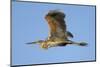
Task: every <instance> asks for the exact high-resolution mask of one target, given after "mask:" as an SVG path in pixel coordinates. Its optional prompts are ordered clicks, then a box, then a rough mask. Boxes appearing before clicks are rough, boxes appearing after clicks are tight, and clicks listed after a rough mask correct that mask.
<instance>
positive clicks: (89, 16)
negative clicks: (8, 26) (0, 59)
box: [12, 2, 95, 65]
mask: <svg viewBox="0 0 100 67" xmlns="http://www.w3.org/2000/svg"><path fill="white" fill-rule="evenodd" d="M55 9H59V10H61V11H63V12H64V13H65V14H66V18H65V21H66V24H67V27H68V30H69V31H70V32H72V33H73V35H74V38H73V39H71V40H73V41H77V42H80V41H85V42H87V43H88V45H87V46H85V47H82V46H76V45H74V44H73V45H68V46H65V47H53V48H50V49H48V50H44V49H42V48H40V46H39V45H37V44H34V45H27V44H25V43H27V42H32V41H36V40H39V39H45V38H46V37H47V36H48V32H49V31H48V25H47V22H46V20H45V19H44V16H45V15H46V14H47V13H48V11H49V10H55ZM90 60H95V7H93V6H76V5H61V4H43V3H29V2H13V3H12V64H13V65H27V64H44V63H58V62H76V61H90Z"/></svg>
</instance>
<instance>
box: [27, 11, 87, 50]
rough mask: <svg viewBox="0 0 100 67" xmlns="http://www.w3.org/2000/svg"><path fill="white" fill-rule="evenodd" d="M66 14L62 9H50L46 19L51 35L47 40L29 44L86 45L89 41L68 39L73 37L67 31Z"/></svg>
mask: <svg viewBox="0 0 100 67" xmlns="http://www.w3.org/2000/svg"><path fill="white" fill-rule="evenodd" d="M64 18H65V14H64V13H63V12H60V11H56V10H53V11H50V12H48V14H46V16H45V19H46V21H47V23H48V26H49V30H50V32H49V36H48V38H47V39H46V40H39V41H36V42H30V43H28V44H36V43H38V44H40V46H41V47H42V48H45V49H47V48H50V47H55V46H66V45H67V44H77V45H81V46H83V45H86V44H87V43H85V42H81V43H77V42H73V41H71V40H69V39H68V37H72V38H73V35H72V33H71V32H69V31H67V25H66V24H65V20H64Z"/></svg>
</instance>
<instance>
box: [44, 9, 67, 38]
mask: <svg viewBox="0 0 100 67" xmlns="http://www.w3.org/2000/svg"><path fill="white" fill-rule="evenodd" d="M64 18H65V14H64V13H63V12H60V11H56V10H53V11H50V12H49V13H48V14H47V15H46V16H45V19H46V20H47V22H48V25H49V28H50V35H49V38H52V39H53V38H60V39H67V33H66V31H67V30H66V24H65V21H64Z"/></svg>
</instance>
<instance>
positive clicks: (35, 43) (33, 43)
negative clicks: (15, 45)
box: [26, 42, 38, 44]
mask: <svg viewBox="0 0 100 67" xmlns="http://www.w3.org/2000/svg"><path fill="white" fill-rule="evenodd" d="M36 43H38V42H28V43H26V44H36Z"/></svg>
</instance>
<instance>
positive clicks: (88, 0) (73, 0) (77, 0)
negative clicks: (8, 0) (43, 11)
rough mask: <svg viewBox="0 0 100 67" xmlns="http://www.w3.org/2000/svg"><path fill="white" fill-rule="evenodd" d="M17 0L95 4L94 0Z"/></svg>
mask: <svg viewBox="0 0 100 67" xmlns="http://www.w3.org/2000/svg"><path fill="white" fill-rule="evenodd" d="M18 1H39V2H54V3H70V4H88V5H95V4H96V3H95V0H93V1H91V0H18Z"/></svg>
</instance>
